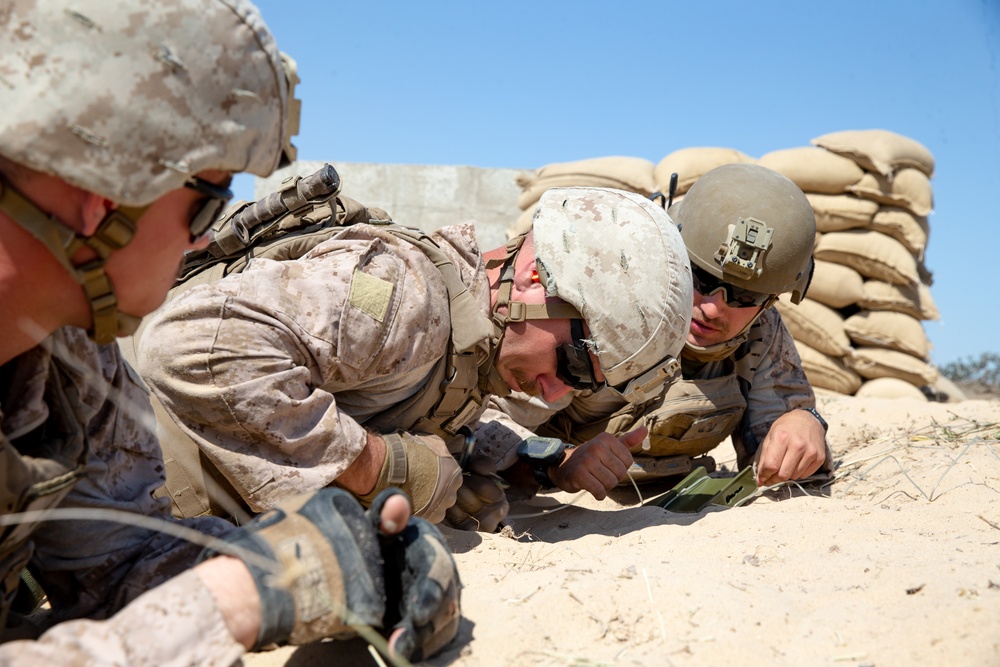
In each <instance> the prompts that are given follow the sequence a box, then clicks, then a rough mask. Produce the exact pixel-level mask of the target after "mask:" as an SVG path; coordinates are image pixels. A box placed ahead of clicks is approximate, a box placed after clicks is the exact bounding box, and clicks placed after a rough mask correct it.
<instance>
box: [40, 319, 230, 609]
mask: <svg viewBox="0 0 1000 667" xmlns="http://www.w3.org/2000/svg"><path fill="white" fill-rule="evenodd" d="M51 340H52V343H53V349H52V354H53V356H54V358H55V359H56V364H57V366H58V368H59V373H58V377H59V380H60V381H61V382H62V383H63V385H64V387H65V393H66V395H67V396H68V397H70V400H71V401H72V402H73V404H72V406H71V407H72V410H73V412H74V414H75V415H76V417H77V419H78V420H79V422H80V424H81V426H82V427H83V428H84V429H85V432H86V437H87V440H88V442H89V443H90V447H89V451H88V455H87V459H86V461H85V464H84V474H83V476H82V477H81V478H80V479H78V480H77V482H76V484H74V486H73V488H72V489H71V490H70V492H69V494H68V495H67V496H66V498H65V499H64V500H63V501H62V503H61V505H60V507H61V508H69V509H78V510H79V509H83V510H94V511H95V513H97V512H99V511H101V510H117V511H121V512H128V513H132V514H140V515H143V516H146V517H158V518H160V519H163V520H164V521H173V519H172V518H171V517H170V516H169V514H168V512H167V506H166V505H167V501H166V500H165V499H157V498H153V496H152V492H153V490H154V489H156V488H157V487H158V486H160V485H161V484H162V483H163V459H162V456H161V453H160V447H159V444H158V443H157V441H156V438H155V436H154V435H153V433H152V431H151V430H150V428H149V425H150V422H151V420H152V410H151V408H150V405H149V400H148V399H147V397H146V392H145V389H144V387H143V386H142V385H141V383H140V382H139V380H138V378H137V376H135V375H134V372H133V371H131V369H130V368H129V367H128V366H127V365H126V364H125V363H124V362H123V361H122V359H121V356H120V354H119V352H118V347H117V346H116V345H114V344H110V345H102V346H97V345H94V344H93V343H91V342H90V341H89V340H88V339H87V334H86V332H85V331H83V330H82V329H75V328H65V329H61V330H60V331H58V332H57V333H56V334H54V335H53V336H52V338H51ZM184 523H185V524H186V525H187V526H189V527H191V528H195V529H197V530H200V531H201V532H203V533H207V534H211V535H224V534H226V533H228V532H229V531H231V530H233V526H232V525H231V524H229V523H227V522H225V521H223V520H221V519H217V518H214V517H202V518H200V519H191V520H187V521H185V522H184ZM32 538H33V541H34V544H35V549H34V556H33V557H32V563H33V567H34V568H35V570H36V576H37V577H38V578H39V580H40V581H41V583H42V586H43V588H44V589H45V592H46V593H47V594H48V596H49V600H50V602H51V606H52V618H53V620H54V621H60V620H65V619H69V618H78V617H82V616H98V617H106V616H109V615H110V614H113V613H114V612H115V611H117V610H119V609H121V608H122V607H124V606H125V605H126V604H128V603H129V602H131V601H132V600H134V599H135V598H136V597H138V596H139V595H141V594H142V593H143V592H145V591H147V590H149V589H150V588H153V587H155V586H157V585H159V584H161V583H163V582H164V581H166V580H167V579H169V578H171V577H173V576H176V575H177V574H179V573H181V572H184V571H185V570H187V569H188V568H190V567H191V566H192V565H193V564H194V563H195V561H196V559H197V557H198V554H199V553H200V552H201V549H202V547H201V546H200V545H197V544H192V543H190V542H187V541H185V540H181V539H178V538H176V537H173V536H170V535H167V534H165V533H160V532H155V531H151V530H150V529H148V528H145V527H140V526H136V525H133V524H129V523H127V522H121V521H100V520H94V521H47V522H43V523H41V524H40V525H39V526H38V528H37V529H36V530H35V532H34V533H33V535H32Z"/></svg>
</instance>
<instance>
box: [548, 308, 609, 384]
mask: <svg viewBox="0 0 1000 667" xmlns="http://www.w3.org/2000/svg"><path fill="white" fill-rule="evenodd" d="M569 332H570V336H572V338H573V342H572V343H564V344H562V345H560V346H559V347H557V348H556V377H558V378H559V379H560V380H562V381H563V382H565V383H566V384H568V385H569V386H570V387H573V388H574V389H590V390H591V391H597V390H598V389H600V388H601V387H603V386H604V382H598V381H597V380H596V379H595V377H596V375H597V373H595V372H594V363H593V361H592V360H591V357H590V348H588V347H587V344H586V343H585V342H584V341H583V320H579V319H574V320H570V321H569Z"/></svg>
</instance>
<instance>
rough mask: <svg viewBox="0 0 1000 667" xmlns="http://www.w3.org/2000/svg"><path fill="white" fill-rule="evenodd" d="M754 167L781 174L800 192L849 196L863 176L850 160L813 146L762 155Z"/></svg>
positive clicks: (859, 168)
mask: <svg viewBox="0 0 1000 667" xmlns="http://www.w3.org/2000/svg"><path fill="white" fill-rule="evenodd" d="M757 164H759V165H761V166H763V167H767V168H768V169H773V170H774V171H776V172H778V173H780V174H784V175H785V176H787V177H788V178H789V179H790V180H791V181H792V182H793V183H795V184H796V185H797V186H799V188H800V189H801V190H802V191H803V192H816V193H820V194H830V195H837V194H843V193H845V192H850V191H851V187H852V186H854V185H856V184H857V183H858V182H859V181H860V180H861V179H862V177H864V175H865V172H864V171H863V170H862V169H861V167H859V166H858V165H857V164H856V163H855V162H854V161H853V160H850V159H848V158H846V157H842V156H840V155H837V154H835V153H831V152H829V151H827V150H824V149H822V148H816V147H814V146H800V147H798V148H784V149H781V150H777V151H771V152H770V153H767V154H765V155H762V156H761V157H760V159H759V160H757Z"/></svg>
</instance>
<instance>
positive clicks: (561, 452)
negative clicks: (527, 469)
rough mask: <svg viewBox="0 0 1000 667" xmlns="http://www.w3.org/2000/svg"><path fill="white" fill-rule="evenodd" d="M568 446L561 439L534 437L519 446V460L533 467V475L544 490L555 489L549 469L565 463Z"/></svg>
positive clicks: (526, 439) (523, 441)
mask: <svg viewBox="0 0 1000 667" xmlns="http://www.w3.org/2000/svg"><path fill="white" fill-rule="evenodd" d="M568 446H569V445H567V444H566V443H565V442H563V441H562V440H560V439H559V438H543V437H541V436H538V435H533V436H531V437H530V438H525V439H524V440H522V441H521V444H519V445H518V446H517V458H518V459H520V460H521V461H524V462H525V463H527V464H528V465H529V466H531V474H532V475H533V476H534V478H535V481H536V482H538V483H539V484H541V485H542V488H543V489H554V488H555V486H556V485H555V484H553V483H552V479H551V478H550V477H549V468H551V467H552V466H555V465H559V464H560V463H562V462H563V459H564V458H566V449H567V447H568Z"/></svg>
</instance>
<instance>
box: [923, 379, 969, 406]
mask: <svg viewBox="0 0 1000 667" xmlns="http://www.w3.org/2000/svg"><path fill="white" fill-rule="evenodd" d="M931 389H933V390H934V396H935V400H937V401H940V402H941V403H961V402H962V401H964V400H967V397H966V395H965V392H964V391H962V389H961V388H960V387H959V386H958V385H957V384H955V383H954V382H952V381H951V379H950V378H948V377H946V376H944V375H938V379H937V380H935V381H934V383H933V384H932V385H931Z"/></svg>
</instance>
